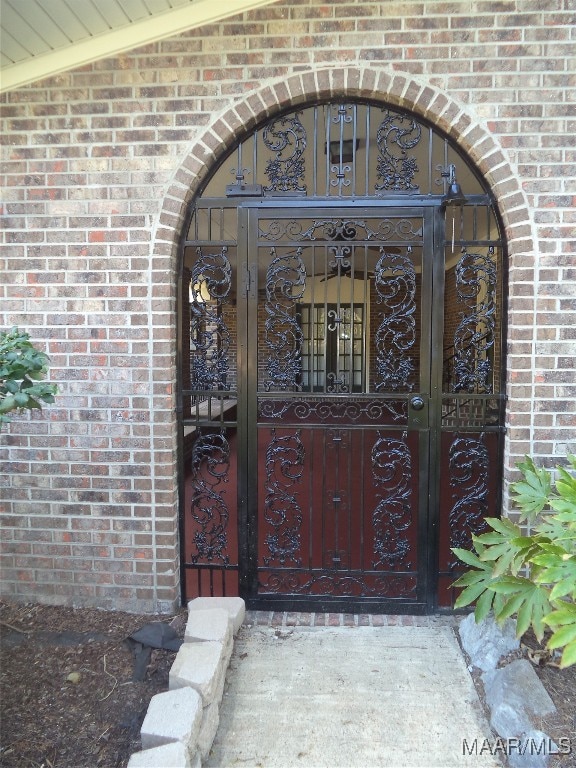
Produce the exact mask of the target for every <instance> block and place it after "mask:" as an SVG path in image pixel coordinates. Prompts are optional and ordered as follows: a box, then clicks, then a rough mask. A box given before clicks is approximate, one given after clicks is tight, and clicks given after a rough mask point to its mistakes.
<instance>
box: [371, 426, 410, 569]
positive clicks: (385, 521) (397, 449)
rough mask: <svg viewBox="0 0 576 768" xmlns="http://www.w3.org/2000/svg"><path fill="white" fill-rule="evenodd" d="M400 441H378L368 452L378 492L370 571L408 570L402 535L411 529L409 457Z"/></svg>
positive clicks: (406, 544) (407, 550)
mask: <svg viewBox="0 0 576 768" xmlns="http://www.w3.org/2000/svg"><path fill="white" fill-rule="evenodd" d="M405 441H406V433H404V434H403V435H402V440H397V439H395V438H391V437H382V433H381V432H378V437H377V440H376V442H375V443H374V447H373V448H372V477H373V479H374V487H375V488H378V489H379V491H380V492H379V493H378V496H377V498H379V499H380V501H379V502H378V506H377V507H376V509H375V510H374V512H373V513H372V524H373V527H374V555H375V558H376V559H375V560H374V562H373V563H372V567H373V568H380V567H384V568H394V567H398V566H402V567H403V568H409V567H411V565H412V563H411V561H410V558H409V555H410V542H409V540H408V538H407V537H406V536H403V535H402V534H403V533H404V532H405V531H407V530H408V529H409V528H410V526H411V525H412V520H413V515H412V509H411V503H410V501H411V499H410V496H411V480H412V457H411V454H410V449H409V447H408V445H407V444H406V442H405Z"/></svg>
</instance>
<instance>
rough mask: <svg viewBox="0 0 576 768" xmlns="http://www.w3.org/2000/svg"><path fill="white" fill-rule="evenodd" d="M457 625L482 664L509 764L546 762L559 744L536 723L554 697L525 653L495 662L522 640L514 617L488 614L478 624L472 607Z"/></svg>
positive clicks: (516, 767)
mask: <svg viewBox="0 0 576 768" xmlns="http://www.w3.org/2000/svg"><path fill="white" fill-rule="evenodd" d="M459 631H460V641H461V643H462V647H463V649H464V650H465V651H466V653H467V654H468V656H469V658H470V662H471V664H472V665H473V666H475V667H477V668H478V669H481V670H482V684H483V686H484V694H485V698H486V705H487V707H488V709H489V711H490V725H491V727H492V728H493V730H494V731H495V732H496V733H497V734H498V737H499V738H500V739H501V740H502V743H503V750H504V751H505V752H506V754H507V757H508V763H509V765H510V767H511V768H545V767H546V766H547V765H548V760H549V758H550V756H551V755H553V754H556V753H557V746H556V744H555V743H554V742H553V741H552V740H551V739H550V738H549V736H548V735H547V734H546V733H543V732H542V731H541V730H539V728H538V725H539V723H540V721H541V719H542V717H545V716H546V715H549V714H551V713H553V712H555V711H556V707H555V706H554V702H553V701H552V699H551V698H550V696H549V695H548V693H547V691H546V689H545V688H544V686H543V685H542V683H541V682H540V679H539V677H538V675H537V674H536V672H535V671H534V669H533V668H532V666H531V664H530V662H529V661H527V660H526V659H516V660H515V661H512V662H511V663H510V664H506V665H504V666H498V664H499V662H500V659H501V658H503V657H504V656H506V655H507V654H508V653H510V652H511V651H515V650H516V649H517V648H518V647H519V645H520V642H519V640H518V639H517V638H516V622H515V621H513V620H512V619H508V620H507V621H506V622H505V624H504V625H503V626H502V627H500V626H499V625H498V624H497V623H496V621H495V620H494V617H493V616H492V615H490V616H488V617H487V618H486V619H484V620H483V621H481V622H480V623H478V624H477V623H476V622H475V620H474V614H472V613H471V614H469V615H468V616H467V617H466V618H465V619H463V620H462V621H461V623H460V627H459Z"/></svg>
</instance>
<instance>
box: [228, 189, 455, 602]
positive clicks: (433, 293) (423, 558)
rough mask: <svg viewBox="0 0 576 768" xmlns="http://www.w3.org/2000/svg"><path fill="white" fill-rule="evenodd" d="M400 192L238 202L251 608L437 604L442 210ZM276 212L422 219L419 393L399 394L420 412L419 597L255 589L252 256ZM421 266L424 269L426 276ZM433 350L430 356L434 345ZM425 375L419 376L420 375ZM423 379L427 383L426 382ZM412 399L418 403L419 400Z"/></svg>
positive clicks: (241, 470) (243, 561) (244, 531)
mask: <svg viewBox="0 0 576 768" xmlns="http://www.w3.org/2000/svg"><path fill="white" fill-rule="evenodd" d="M416 197H417V199H414V198H413V197H411V198H409V199H407V198H406V197H402V198H395V199H386V200H382V199H379V200H374V201H370V200H362V201H361V202H358V201H350V202H348V203H346V202H345V201H343V200H342V199H340V200H334V199H332V200H319V199H310V200H302V199H299V200H283V201H282V207H279V201H278V199H276V200H274V199H259V200H257V201H256V200H246V201H242V202H241V203H240V204H239V206H238V229H239V235H238V283H239V290H238V305H237V318H238V370H239V373H240V375H239V381H238V433H239V450H238V454H239V465H238V502H239V509H238V512H239V517H238V524H239V534H240V535H239V564H240V565H239V569H240V573H239V583H240V592H241V594H242V596H243V597H244V598H245V599H246V600H247V603H248V605H249V606H250V607H252V608H257V609H269V610H320V611H322V610H324V611H347V612H350V611H360V610H364V611H366V610H373V611H375V612H382V611H385V612H394V613H415V614H416V613H427V612H430V611H432V610H434V608H435V607H436V578H437V570H438V568H437V562H438V522H439V521H438V515H439V490H440V489H439V473H440V457H439V452H440V429H441V403H442V338H443V322H444V318H443V291H444V227H445V224H444V215H443V212H442V211H441V208H440V200H439V199H433V198H430V197H418V196H416ZM265 214H266V215H270V214H274V215H275V216H276V215H277V216H278V217H279V218H284V219H286V218H289V217H293V218H295V217H297V216H298V215H307V216H311V215H314V214H318V215H319V216H324V217H328V216H330V217H338V216H345V217H347V218H354V219H358V218H359V217H360V218H361V217H362V216H370V215H371V216H374V215H383V214H385V215H387V216H390V217H406V216H407V215H410V214H417V215H421V216H422V217H423V221H424V222H425V224H424V232H423V261H422V268H423V279H422V292H421V299H420V300H421V304H422V306H423V307H425V308H426V311H427V312H428V313H429V314H428V317H427V318H424V316H423V317H422V323H421V326H422V330H424V329H427V330H428V334H427V343H426V344H424V345H422V347H421V349H422V351H423V355H424V359H423V360H421V371H422V373H421V383H422V384H421V389H422V391H420V392H412V393H409V394H405V395H404V396H403V397H404V399H406V400H407V401H408V402H410V401H414V399H415V398H417V397H420V398H421V399H423V400H424V403H423V406H422V407H421V410H416V409H415V408H414V405H409V406H408V408H409V414H410V422H409V429H410V430H415V431H417V432H418V449H419V454H420V462H419V466H418V472H419V477H418V487H419V531H418V557H419V558H420V560H419V566H418V571H419V579H420V583H419V586H418V594H417V599H415V600H414V599H410V600H401V599H394V600H389V599H385V598H383V599H374V598H362V597H360V598H354V599H351V598H349V597H345V596H341V597H339V598H335V597H332V596H331V597H329V598H326V597H317V596H316V597H314V598H308V599H306V598H303V597H301V596H299V597H295V596H294V595H290V594H285V595H282V594H277V595H274V596H270V595H265V596H263V595H259V594H258V551H257V550H258V531H257V521H258V509H257V505H258V499H257V493H258V491H257V474H258V468H257V452H258V444H257V423H258V412H257V397H258V391H257V370H256V367H257V364H256V354H257V349H255V348H254V344H255V340H256V339H257V338H258V319H257V303H258V264H257V260H256V259H255V254H256V248H255V243H256V239H257V234H256V233H257V222H258V220H259V218H260V217H261V216H263V215H265ZM424 270H425V274H424ZM438 350H439V353H437V354H435V351H438ZM424 378H425V379H426V382H424V380H423V379H424ZM425 384H426V386H425ZM418 405H420V404H419V403H418Z"/></svg>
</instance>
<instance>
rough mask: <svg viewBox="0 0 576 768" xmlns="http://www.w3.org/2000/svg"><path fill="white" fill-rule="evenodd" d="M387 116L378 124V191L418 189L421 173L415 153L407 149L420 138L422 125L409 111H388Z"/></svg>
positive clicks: (376, 187)
mask: <svg viewBox="0 0 576 768" xmlns="http://www.w3.org/2000/svg"><path fill="white" fill-rule="evenodd" d="M385 114H386V117H385V118H384V119H383V120H382V122H381V123H380V125H379V126H378V130H377V132H376V143H377V145H378V151H379V153H380V156H379V158H378V162H377V164H376V171H377V178H378V179H380V180H381V181H382V183H381V184H376V185H375V189H376V191H377V192H382V191H387V192H411V191H413V190H417V189H418V185H417V184H414V183H413V181H414V176H415V175H416V173H418V165H417V163H416V158H415V157H410V156H409V155H408V153H407V151H406V150H408V149H412V148H413V147H415V146H416V145H417V144H418V143H419V142H420V137H421V134H422V128H421V126H420V125H419V124H418V123H417V122H416V121H415V120H413V119H411V118H410V117H408V116H407V115H400V114H398V113H397V112H390V111H389V110H387V111H386V113H385Z"/></svg>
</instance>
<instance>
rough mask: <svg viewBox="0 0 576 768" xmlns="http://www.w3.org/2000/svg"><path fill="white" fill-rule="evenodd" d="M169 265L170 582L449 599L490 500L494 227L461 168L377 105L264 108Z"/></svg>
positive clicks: (496, 335)
mask: <svg viewBox="0 0 576 768" xmlns="http://www.w3.org/2000/svg"><path fill="white" fill-rule="evenodd" d="M456 181H457V183H458V184H460V185H461V187H462V190H463V193H464V195H465V200H464V201H462V200H451V199H449V200H448V201H447V195H448V192H449V189H450V186H451V184H454V183H456ZM180 262H181V287H182V290H181V291H180V313H179V327H180V344H179V350H180V355H179V374H180V387H179V413H180V414H181V419H180V437H181V450H180V454H181V464H182V466H181V493H180V496H181V505H182V510H181V514H182V555H183V557H182V567H183V572H184V589H185V594H186V597H188V598H189V597H193V596H195V595H196V594H222V593H226V594H236V593H240V594H242V596H243V597H245V598H246V599H247V600H248V602H249V604H251V605H253V606H254V607H260V608H265V607H268V608H270V609H276V608H284V609H298V608H302V609H313V610H345V611H351V610H358V609H363V610H366V609H370V610H373V611H378V610H381V611H387V612H394V611H398V612H405V611H410V612H425V611H429V610H432V609H434V608H435V607H436V606H437V605H449V604H450V602H451V595H450V593H449V592H448V590H447V588H448V586H449V584H450V583H451V581H452V580H453V577H454V568H455V563H454V558H453V557H452V556H451V553H450V547H451V546H462V545H465V544H466V543H467V542H468V541H469V539H470V535H471V533H472V532H473V531H476V530H479V528H480V526H481V524H482V517H483V516H485V515H487V514H497V513H498V511H499V504H500V499H499V488H500V475H501V464H502V458H501V454H502V447H501V446H502V432H503V395H502V392H503V382H504V366H503V343H502V331H503V323H502V317H503V307H504V296H503V293H504V288H503V287H504V283H505V281H504V275H503V265H504V259H503V244H502V240H501V233H500V226H499V223H498V220H497V217H496V215H495V212H494V210H493V206H492V200H491V197H490V195H489V190H488V189H487V187H486V185H485V184H484V182H483V181H482V179H481V178H480V177H479V175H478V173H477V172H476V171H475V169H474V167H473V166H472V164H471V163H470V162H469V161H467V160H466V159H465V158H464V157H462V155H461V154H460V153H459V151H458V150H457V148H456V147H455V146H454V145H453V144H452V143H451V142H450V140H449V139H448V138H447V137H446V136H444V135H443V134H442V133H441V132H440V131H438V130H437V129H435V128H434V127H432V126H430V125H428V124H427V123H426V122H425V121H423V120H422V119H417V118H416V117H415V116H414V115H411V114H409V113H406V112H403V111H399V110H398V109H397V108H392V107H390V106H389V105H386V104H382V103H377V102H372V101H367V100H354V99H346V100H342V99H332V100H329V101H324V102H322V101H318V102H316V103H314V104H310V105H308V106H303V107H301V108H300V109H299V110H298V111H293V110H292V111H290V112H287V113H284V114H279V115H278V116H276V117H275V118H274V119H273V120H272V121H268V122H266V123H264V124H261V125H259V126H258V128H257V129H256V130H254V131H253V132H252V133H251V134H250V136H248V137H246V138H245V139H244V140H243V141H241V142H239V143H238V145H237V146H236V147H235V149H234V150H233V152H232V154H230V155H229V156H228V158H227V159H226V160H225V161H224V162H223V163H221V164H220V166H219V168H218V169H217V171H216V172H215V173H214V174H213V175H212V176H211V178H210V180H209V181H208V183H207V184H206V185H205V186H204V189H203V192H202V194H201V195H198V196H197V198H196V199H195V201H194V203H193V205H192V207H191V210H190V215H189V217H188V220H187V222H186V224H185V227H184V231H183V239H182V247H181V259H180Z"/></svg>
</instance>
